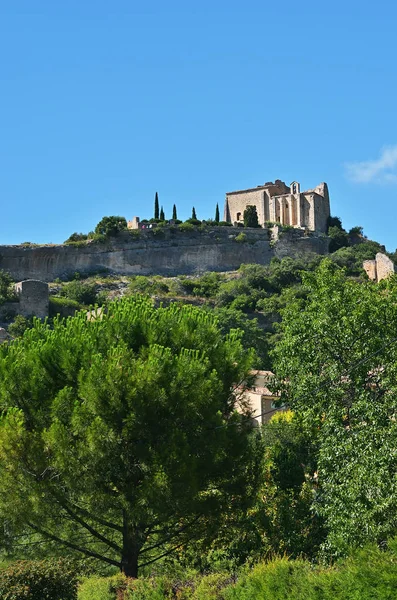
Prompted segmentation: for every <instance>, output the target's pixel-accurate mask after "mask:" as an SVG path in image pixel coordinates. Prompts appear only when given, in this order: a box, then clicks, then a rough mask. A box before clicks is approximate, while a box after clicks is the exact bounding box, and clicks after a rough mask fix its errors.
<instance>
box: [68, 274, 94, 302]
mask: <svg viewBox="0 0 397 600" xmlns="http://www.w3.org/2000/svg"><path fill="white" fill-rule="evenodd" d="M60 295H61V296H64V297H65V298H69V300H75V301H76V302H78V303H79V304H84V305H86V306H88V305H90V304H95V302H96V297H97V294H96V286H95V285H94V284H89V283H83V282H81V281H78V280H75V281H71V282H70V283H67V284H65V285H64V286H63V287H62V288H61V291H60Z"/></svg>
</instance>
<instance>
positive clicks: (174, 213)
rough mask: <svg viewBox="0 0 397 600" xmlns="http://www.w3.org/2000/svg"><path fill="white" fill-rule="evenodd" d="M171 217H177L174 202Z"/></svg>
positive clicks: (174, 219)
mask: <svg viewBox="0 0 397 600" xmlns="http://www.w3.org/2000/svg"><path fill="white" fill-rule="evenodd" d="M172 219H173V221H177V219H178V215H177V213H176V205H175V204H174V205H173V207H172Z"/></svg>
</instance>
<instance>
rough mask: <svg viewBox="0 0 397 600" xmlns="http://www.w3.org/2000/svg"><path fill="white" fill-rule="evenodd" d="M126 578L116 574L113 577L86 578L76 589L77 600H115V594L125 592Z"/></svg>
mask: <svg viewBox="0 0 397 600" xmlns="http://www.w3.org/2000/svg"><path fill="white" fill-rule="evenodd" d="M126 584H127V578H126V577H125V576H124V575H121V574H118V575H114V576H113V577H88V578H87V579H85V580H84V581H83V582H82V583H81V584H80V585H79V589H78V594H77V598H78V600H116V594H117V592H119V591H121V590H125V588H126Z"/></svg>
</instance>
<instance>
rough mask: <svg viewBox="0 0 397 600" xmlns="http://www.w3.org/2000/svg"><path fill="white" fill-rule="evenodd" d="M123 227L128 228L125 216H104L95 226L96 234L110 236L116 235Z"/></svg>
mask: <svg viewBox="0 0 397 600" xmlns="http://www.w3.org/2000/svg"><path fill="white" fill-rule="evenodd" d="M123 229H127V221H126V220H125V218H124V217H118V216H112V217H103V218H102V219H101V220H100V221H99V223H98V225H97V226H96V227H95V234H96V235H99V236H105V237H106V238H108V237H113V236H116V235H117V234H118V233H119V231H122V230H123Z"/></svg>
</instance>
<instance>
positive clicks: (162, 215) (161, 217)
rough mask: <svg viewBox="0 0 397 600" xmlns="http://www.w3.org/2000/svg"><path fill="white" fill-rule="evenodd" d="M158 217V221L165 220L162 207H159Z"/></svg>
mask: <svg viewBox="0 0 397 600" xmlns="http://www.w3.org/2000/svg"><path fill="white" fill-rule="evenodd" d="M159 218H160V221H165V215H164V209H163V207H161V210H160V217H159Z"/></svg>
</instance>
